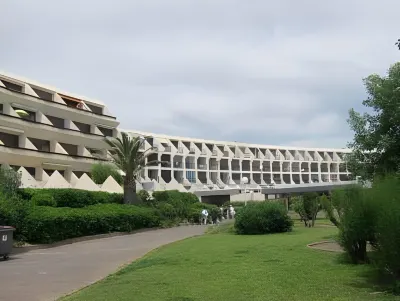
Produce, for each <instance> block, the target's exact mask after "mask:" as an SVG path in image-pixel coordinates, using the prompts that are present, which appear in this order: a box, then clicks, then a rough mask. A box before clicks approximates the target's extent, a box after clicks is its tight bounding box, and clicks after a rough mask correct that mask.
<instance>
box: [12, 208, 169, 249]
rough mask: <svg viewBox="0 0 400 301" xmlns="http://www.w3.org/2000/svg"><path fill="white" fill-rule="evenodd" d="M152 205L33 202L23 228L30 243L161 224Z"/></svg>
mask: <svg viewBox="0 0 400 301" xmlns="http://www.w3.org/2000/svg"><path fill="white" fill-rule="evenodd" d="M160 222H161V220H160V217H159V215H158V214H157V212H156V211H155V210H154V209H152V208H144V207H137V206H133V205H118V204H98V205H93V206H87V207H85V208H53V207H41V206H35V207H33V209H32V210H30V211H29V213H28V214H27V215H26V217H25V220H24V222H23V224H22V229H18V230H19V231H20V232H21V233H22V235H23V236H24V237H25V239H26V240H27V241H29V242H32V243H51V242H55V241H60V240H64V239H68V238H74V237H80V236H87V235H95V234H102V233H109V232H130V231H133V230H136V229H141V228H152V227H157V226H159V225H160Z"/></svg>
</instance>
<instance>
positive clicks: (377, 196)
mask: <svg viewBox="0 0 400 301" xmlns="http://www.w3.org/2000/svg"><path fill="white" fill-rule="evenodd" d="M372 193H373V197H374V200H375V201H377V202H379V211H378V212H379V213H378V215H377V220H376V228H375V230H376V239H377V241H376V251H377V252H376V260H377V265H378V267H379V268H380V269H381V271H382V272H384V273H385V274H389V275H390V276H391V277H393V279H394V280H397V281H399V280H400V237H399V233H400V180H399V179H398V178H396V177H393V176H390V177H387V178H386V179H384V180H378V181H377V182H376V184H375V185H374V187H373V189H372ZM378 200H379V201H378Z"/></svg>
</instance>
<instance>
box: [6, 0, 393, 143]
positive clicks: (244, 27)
mask: <svg viewBox="0 0 400 301" xmlns="http://www.w3.org/2000/svg"><path fill="white" fill-rule="evenodd" d="M399 11H400V1H398V0H381V1H376V0H375V1H372V0H363V1H361V0H346V1H345V0H336V1H320V0H302V1H298V0H279V1H277V0H276V1H270V0H249V1H244V0H210V1H208V0H193V1H192V0H141V1H138V0H137V1H135V0H130V1H129V0H126V1H123V0H114V1H109V0H102V1H99V0H84V1H82V0H81V1H77V0H68V1H67V0H64V1H54V0H35V1H32V0H3V1H1V8H0V70H3V71H6V72H9V73H12V74H17V75H20V76H23V77H27V78H32V79H34V80H37V81H39V82H42V83H44V84H49V85H53V86H56V87H59V88H60V89H63V90H66V91H70V92H72V93H76V94H81V95H85V96H88V97H93V98H96V99H99V100H101V101H103V102H104V103H105V104H106V105H107V106H108V107H109V108H110V110H111V112H112V113H113V114H114V115H116V116H117V118H118V119H119V121H120V122H121V127H122V128H124V129H138V130H142V131H148V132H156V133H164V134H170V135H180V136H189V137H197V138H205V139H217V140H229V141H240V142H250V143H261V144H272V145H295V146H310V147H344V146H346V143H347V142H348V141H349V140H351V137H352V133H351V132H350V131H349V129H348V125H347V122H346V119H347V111H348V109H349V108H351V107H355V108H359V109H361V102H362V101H363V99H364V98H365V92H364V87H363V84H362V78H363V77H366V76H367V75H369V74H371V73H380V74H384V73H385V72H386V70H387V68H388V67H389V65H390V64H392V63H394V62H395V61H396V60H399V59H400V51H398V50H396V47H395V46H394V43H395V42H396V40H397V38H400V18H399V17H398V14H399Z"/></svg>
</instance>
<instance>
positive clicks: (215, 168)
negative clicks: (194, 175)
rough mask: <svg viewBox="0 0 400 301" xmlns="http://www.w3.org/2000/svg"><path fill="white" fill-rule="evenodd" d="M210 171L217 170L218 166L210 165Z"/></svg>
mask: <svg viewBox="0 0 400 301" xmlns="http://www.w3.org/2000/svg"><path fill="white" fill-rule="evenodd" d="M210 169H211V170H218V164H211V166H210Z"/></svg>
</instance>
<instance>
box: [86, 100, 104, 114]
mask: <svg viewBox="0 0 400 301" xmlns="http://www.w3.org/2000/svg"><path fill="white" fill-rule="evenodd" d="M85 104H86V105H87V106H88V108H89V109H91V110H92V112H93V113H96V114H100V115H102V114H103V108H102V107H98V106H94V105H91V104H88V103H87V102H85Z"/></svg>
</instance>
